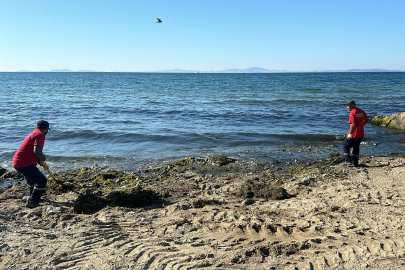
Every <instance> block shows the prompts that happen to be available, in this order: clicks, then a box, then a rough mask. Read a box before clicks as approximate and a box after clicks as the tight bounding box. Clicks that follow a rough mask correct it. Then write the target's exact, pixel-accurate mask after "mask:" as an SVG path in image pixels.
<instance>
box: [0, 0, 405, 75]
mask: <svg viewBox="0 0 405 270" xmlns="http://www.w3.org/2000/svg"><path fill="white" fill-rule="evenodd" d="M404 11H405V1H404V0H396V1H395V0H381V1H380V0H340V1H327V0H319V1H314V0H305V1H303V0H285V1H280V0H277V1H273V0H245V1H240V0H232V1H231V0H162V1H157V0H148V1H145V0H142V1H138V0H116V1H112V0H108V1H107V0H0V72H1V71H9V72H11V71H20V70H28V71H49V70H54V69H70V70H96V71H106V72H110V71H111V72H115V71H127V72H138V71H159V70H171V69H187V70H199V71H210V70H225V69H232V68H240V69H245V68H250V67H261V68H265V69H270V70H291V71H314V70H347V69H389V70H405V34H404V27H405V16H404ZM156 18H160V19H161V20H162V21H163V22H162V23H156V21H157V20H156Z"/></svg>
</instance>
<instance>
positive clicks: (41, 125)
mask: <svg viewBox="0 0 405 270" xmlns="http://www.w3.org/2000/svg"><path fill="white" fill-rule="evenodd" d="M37 128H38V129H39V130H41V132H42V133H44V135H46V134H47V133H48V130H51V129H50V128H49V123H48V122H47V121H45V120H40V121H38V123H37Z"/></svg>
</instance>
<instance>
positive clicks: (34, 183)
mask: <svg viewBox="0 0 405 270" xmlns="http://www.w3.org/2000/svg"><path fill="white" fill-rule="evenodd" d="M15 169H16V170H17V171H18V172H19V173H21V174H22V175H24V177H25V180H27V185H28V192H29V196H30V197H29V199H28V200H29V201H30V202H36V203H37V202H39V200H40V199H41V196H42V194H43V193H44V192H45V186H46V182H47V179H46V177H45V175H44V174H43V173H41V172H40V170H39V169H38V168H37V166H35V165H30V166H27V167H23V168H15Z"/></svg>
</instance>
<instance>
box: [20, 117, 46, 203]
mask: <svg viewBox="0 0 405 270" xmlns="http://www.w3.org/2000/svg"><path fill="white" fill-rule="evenodd" d="M48 130H50V128H49V123H48V122H47V121H44V120H41V121H39V122H38V123H37V128H36V129H35V130H34V131H33V132H31V134H29V135H28V136H27V137H26V138H25V139H24V141H23V142H22V144H21V146H20V148H18V151H17V153H15V155H14V158H13V168H15V169H16V170H17V171H18V172H19V173H21V174H22V175H24V177H25V179H26V180H27V185H28V191H29V197H28V200H27V204H26V205H25V206H26V207H28V208H35V207H37V206H39V200H40V199H41V196H42V194H43V193H44V192H45V186H46V182H47V180H46V177H45V175H44V174H43V173H41V172H40V171H39V169H38V168H37V163H39V164H41V165H42V166H43V167H44V169H45V170H49V167H48V166H47V165H46V164H45V160H46V157H45V155H44V154H43V153H42V149H43V148H44V143H45V135H46V134H47V133H48Z"/></svg>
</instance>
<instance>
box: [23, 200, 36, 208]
mask: <svg viewBox="0 0 405 270" xmlns="http://www.w3.org/2000/svg"><path fill="white" fill-rule="evenodd" d="M38 206H39V203H36V202H30V201H27V203H26V204H25V207H27V208H35V207H38Z"/></svg>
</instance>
